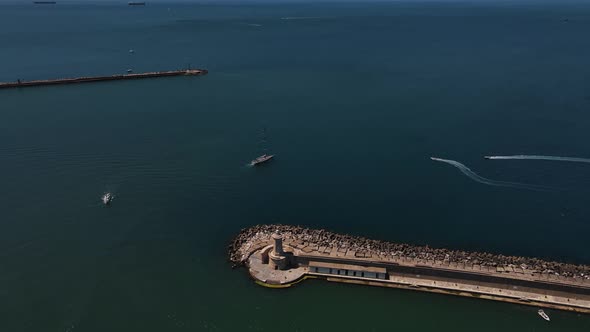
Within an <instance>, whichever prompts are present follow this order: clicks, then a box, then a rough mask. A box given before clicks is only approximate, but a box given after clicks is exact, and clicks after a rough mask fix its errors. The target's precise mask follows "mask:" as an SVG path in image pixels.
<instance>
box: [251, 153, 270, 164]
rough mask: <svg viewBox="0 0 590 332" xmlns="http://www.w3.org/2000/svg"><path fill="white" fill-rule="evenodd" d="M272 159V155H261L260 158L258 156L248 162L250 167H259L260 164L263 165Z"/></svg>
mask: <svg viewBox="0 0 590 332" xmlns="http://www.w3.org/2000/svg"><path fill="white" fill-rule="evenodd" d="M272 158H274V155H272V154H271V155H266V154H263V155H262V156H260V157H258V158H256V159H254V160H252V161H251V162H250V166H256V165H260V164H262V163H265V162H267V161H269V160H271V159H272Z"/></svg>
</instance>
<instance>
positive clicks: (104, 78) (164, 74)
mask: <svg viewBox="0 0 590 332" xmlns="http://www.w3.org/2000/svg"><path fill="white" fill-rule="evenodd" d="M207 73H208V71H207V70H206V69H185V70H172V71H156V72H148V73H138V74H121V75H111V76H89V77H76V78H58V79H51V80H36V81H21V80H17V81H16V82H4V83H2V82H0V89H6V88H25V87H32V86H42V85H58V84H75V83H92V82H104V81H120V80H134V79H142V78H156V77H173V76H196V75H205V74H207Z"/></svg>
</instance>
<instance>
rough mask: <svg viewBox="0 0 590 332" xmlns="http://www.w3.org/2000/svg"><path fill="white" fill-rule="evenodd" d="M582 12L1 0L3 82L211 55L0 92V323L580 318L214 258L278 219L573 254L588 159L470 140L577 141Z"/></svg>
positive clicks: (392, 236) (564, 327)
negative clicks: (140, 76)
mask: <svg viewBox="0 0 590 332" xmlns="http://www.w3.org/2000/svg"><path fill="white" fill-rule="evenodd" d="M168 8H169V10H168ZM281 18H291V19H281ZM295 18H299V19H295ZM303 18H306V19H303ZM564 18H568V19H569V20H568V21H567V22H566V21H564ZM589 29H590V7H588V5H587V4H583V3H578V4H576V3H570V4H563V3H562V4H560V5H547V4H538V3H537V4H523V3H520V4H512V5H507V4H502V5H494V4H477V5H475V4H470V5H465V4H461V3H453V4H425V3H420V4H416V3H395V4H363V5H361V4H338V5H336V4H332V5H328V4H315V5H311V4H306V5H303V4H300V5H256V6H254V5H252V6H250V5H239V6H236V5H187V4H183V5H180V4H156V3H153V4H151V3H150V4H149V5H148V6H146V7H144V8H130V7H129V6H126V5H124V4H123V5H120V6H119V5H115V4H102V5H92V6H90V5H80V4H78V5H74V4H66V3H63V4H61V3H60V4H59V5H57V6H50V7H41V6H37V7H35V6H31V5H28V4H20V5H6V4H1V5H0V41H1V43H2V47H1V51H0V81H13V80H16V79H18V78H20V79H42V78H52V77H64V76H84V75H94V74H101V75H104V74H113V73H117V72H118V73H120V72H124V71H125V70H127V69H128V68H132V69H133V70H134V71H135V72H141V71H152V70H168V69H174V68H181V67H185V66H187V65H188V64H189V63H190V64H191V65H192V66H193V67H205V68H207V69H209V70H210V74H209V75H207V76H204V77H194V78H175V79H158V80H145V81H134V82H113V83H104V84H87V85H78V86H74V85H72V86H63V87H44V88H35V89H23V90H4V91H0V174H1V179H2V181H1V183H2V196H1V199H0V207H1V209H0V299H2V301H0V313H4V315H3V316H2V317H1V318H0V330H1V331H11V332H12V331H142V332H144V331H176V330H178V331H182V330H191V331H202V330H205V331H235V330H240V331H241V330H252V331H256V330H270V329H272V328H276V326H278V325H279V324H280V325H281V326H283V327H284V328H285V329H286V330H304V331H316V330H320V329H321V330H326V331H329V330H334V329H340V330H383V329H387V328H391V327H392V324H395V328H397V329H399V330H407V331H435V330H436V331H473V329H474V328H476V329H477V330H478V331H499V330H506V331H513V330H521V331H549V330H559V331H588V330H590V325H589V324H590V321H589V320H588V318H587V317H579V316H577V315H575V314H567V313H557V312H550V313H549V314H550V315H551V317H552V321H551V324H546V323H545V322H544V321H542V320H541V319H540V318H539V317H538V316H537V314H536V311H535V308H525V307H519V306H513V305H508V304H498V303H491V302H486V301H471V300H466V299H457V298H452V297H444V296H436V295H430V294H420V293H416V292H401V291H395V290H384V289H378V288H364V287H349V286H346V285H333V284H326V283H320V282H309V283H307V282H306V283H304V284H302V285H301V287H297V289H294V290H291V291H287V292H282V291H281V292H276V291H273V290H267V289H262V288H260V287H258V286H256V285H255V284H253V283H252V282H251V280H249V279H248V278H247V276H246V275H245V271H234V270H231V269H230V268H229V266H228V264H227V263H226V262H225V247H226V245H227V242H228V241H229V239H230V238H231V236H232V235H234V234H235V233H236V232H238V231H239V230H240V228H242V227H245V226H249V225H252V224H256V223H269V222H283V223H291V224H303V225H308V226H314V227H326V228H329V229H331V230H334V231H339V232H350V233H354V234H358V235H364V236H369V237H375V238H379V239H387V240H392V241H399V242H411V243H417V244H429V245H433V246H444V247H452V248H465V249H469V250H487V251H493V252H502V253H507V254H515V255H536V256H542V257H549V258H556V259H563V260H567V261H576V262H585V263H590V256H589V253H588V250H587V249H588V245H587V243H588V242H587V234H588V233H589V231H590V224H589V223H588V220H589V218H588V217H589V216H590V210H589V207H588V204H587V197H588V194H589V192H588V188H589V187H590V186H589V185H590V169H588V167H587V165H585V164H582V163H548V162H547V163H544V162H538V163H537V162H535V163H533V162H500V161H487V160H484V159H483V158H482V156H483V155H489V154H490V153H491V152H494V153H496V154H505V155H515V154H539V155H541V154H542V155H556V156H581V157H583V156H587V155H588V142H590V137H588V135H589V131H588V130H587V128H589V127H590V118H589V117H588V115H587V114H586V113H587V112H586V110H587V109H588V107H589V106H590V98H589V94H588V91H587V88H586V87H587V86H589V84H590V82H589V81H588V78H589V77H590V67H589V66H588V65H587V64H588V59H589V58H590V47H589V46H588V42H587V41H588V38H587V37H588V36H587V32H588V31H589ZM129 49H133V50H135V52H134V53H129ZM262 128H268V133H269V135H268V139H267V142H266V143H265V145H264V144H261V142H260V131H261V130H262ZM262 145H264V146H262ZM263 148H267V149H268V150H267V151H263ZM266 152H268V153H276V155H277V157H276V160H274V161H272V162H271V163H269V164H268V165H265V166H264V167H256V168H251V167H245V165H246V164H247V163H248V162H249V161H250V160H252V159H253V158H255V157H257V156H259V155H260V154H262V153H266ZM431 156H449V158H451V157H452V159H455V160H459V161H461V162H462V163H465V164H466V165H469V167H470V168H472V169H473V170H477V174H478V175H479V176H481V177H484V178H489V179H502V181H509V182H518V183H531V184H540V185H544V186H550V187H558V188H565V190H561V191H559V192H536V191H524V190H511V189H510V188H502V187H491V186H485V185H482V184H481V183H477V182H474V181H472V180H470V179H469V178H467V177H464V176H461V174H459V173H458V172H457V171H456V170H455V169H452V168H451V167H440V165H437V164H436V163H433V162H431V161H430V160H428V157H431ZM106 191H112V192H114V194H115V196H116V199H115V200H114V201H113V204H112V206H111V207H108V208H106V207H104V206H103V205H102V204H101V203H100V196H101V195H102V194H103V193H104V192H106ZM358 299H362V301H360V302H359V300H358ZM359 303H362V305H359ZM285 312H298V313H301V314H300V315H293V314H290V315H289V319H288V320H285V319H283V315H284V314H285ZM457 313H461V314H460V315H458V314H457ZM359 317H362V319H360V318H359ZM425 317H426V318H427V319H425ZM459 317H460V319H458V318H459Z"/></svg>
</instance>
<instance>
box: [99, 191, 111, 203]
mask: <svg viewBox="0 0 590 332" xmlns="http://www.w3.org/2000/svg"><path fill="white" fill-rule="evenodd" d="M113 198H114V196H113V194H111V193H106V194H104V195H102V197H101V198H100V199H101V200H102V203H103V204H104V205H110V204H111V202H112V201H113Z"/></svg>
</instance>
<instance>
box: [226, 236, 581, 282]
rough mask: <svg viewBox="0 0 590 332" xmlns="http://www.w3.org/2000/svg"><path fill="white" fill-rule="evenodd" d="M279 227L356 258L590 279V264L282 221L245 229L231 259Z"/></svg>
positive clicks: (243, 256)
mask: <svg viewBox="0 0 590 332" xmlns="http://www.w3.org/2000/svg"><path fill="white" fill-rule="evenodd" d="M275 231H278V232H279V233H280V234H281V235H282V236H283V238H284V239H285V242H286V243H297V244H299V246H300V247H302V248H306V247H311V248H314V250H318V249H322V248H331V249H332V250H336V251H340V252H354V257H355V258H393V259H409V260H414V261H427V262H428V261H430V262H441V263H443V264H451V265H453V264H460V265H463V266H466V265H469V266H479V267H487V268H488V269H492V268H493V269H496V270H498V271H504V270H505V271H507V272H508V271H516V270H519V271H526V273H530V274H539V275H545V276H547V275H551V276H555V277H558V278H560V279H561V278H565V279H570V278H572V279H573V280H580V281H581V280H590V266H588V265H575V264H568V263H560V262H555V261H545V260H541V259H538V258H532V257H519V256H505V255H497V254H490V253H485V252H469V251H462V250H450V249H443V248H432V247H429V246H416V245H410V244H404V243H392V242H386V241H379V240H372V239H368V238H365V237H360V236H351V235H345V234H337V233H334V232H330V231H327V230H324V229H310V228H306V227H301V226H291V225H280V224H271V225H256V226H252V227H249V228H245V229H242V230H241V231H240V233H239V234H238V235H237V236H236V237H235V238H234V240H233V241H232V243H231V244H230V245H229V248H228V256H229V260H230V261H231V262H232V263H233V266H234V267H236V266H241V265H244V264H245V263H246V261H247V259H248V258H249V256H250V255H251V254H252V253H253V252H254V251H255V250H257V249H260V247H261V246H263V245H266V244H267V243H268V239H269V237H270V235H271V234H272V233H273V232H275ZM304 251H305V249H304Z"/></svg>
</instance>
